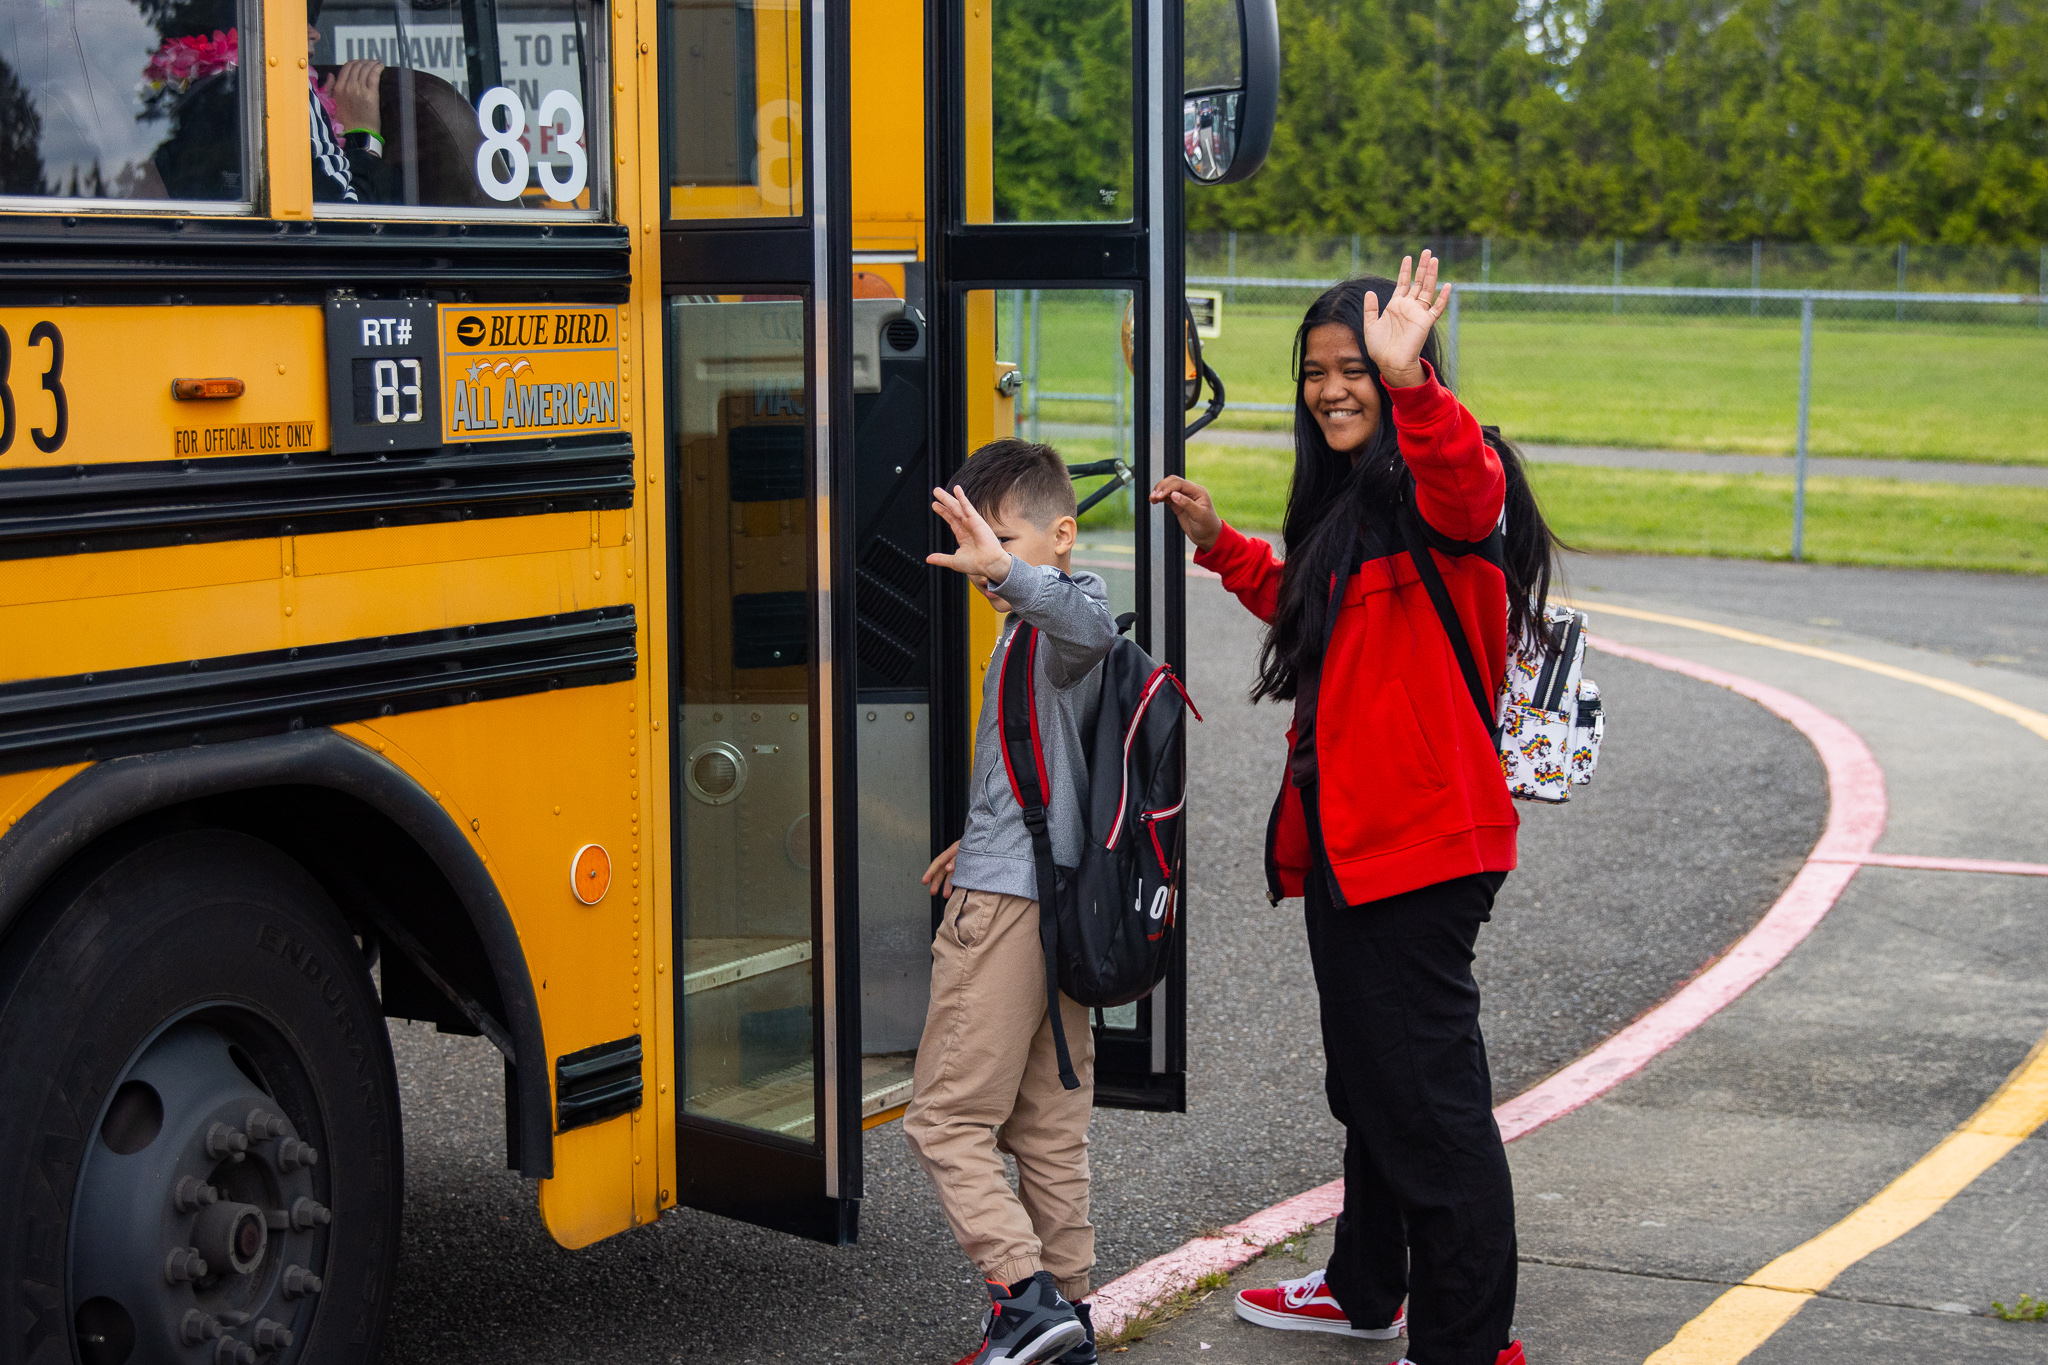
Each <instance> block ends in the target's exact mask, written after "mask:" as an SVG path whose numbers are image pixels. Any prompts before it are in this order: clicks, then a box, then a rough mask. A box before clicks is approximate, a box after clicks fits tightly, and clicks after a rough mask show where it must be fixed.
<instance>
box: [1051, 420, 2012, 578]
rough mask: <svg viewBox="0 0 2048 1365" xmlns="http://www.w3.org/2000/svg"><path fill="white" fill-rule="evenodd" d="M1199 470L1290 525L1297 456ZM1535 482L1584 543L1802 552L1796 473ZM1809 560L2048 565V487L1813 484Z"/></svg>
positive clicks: (1233, 497) (1581, 468)
mask: <svg viewBox="0 0 2048 1365" xmlns="http://www.w3.org/2000/svg"><path fill="white" fill-rule="evenodd" d="M1188 466H1189V468H1188V473H1189V476H1190V477H1191V478H1193V479H1194V480H1195V481H1196V482H1197V483H1200V484H1203V485H1204V486H1205V487H1207V488H1208V489H1209V491H1210V493H1211V495H1212V496H1213V497H1214V498H1215V499H1216V505H1217V506H1218V507H1219V508H1220V509H1221V510H1222V512H1223V515H1224V516H1225V517H1227V518H1228V519H1229V520H1230V521H1231V522H1232V523H1233V524H1234V525H1237V526H1239V527H1241V528H1243V529H1245V530H1278V529H1279V527H1280V519H1281V517H1282V515H1283V514H1284V513H1285V511H1286V506H1287V482H1288V479H1289V477H1290V475H1291V472H1292V469H1293V457H1292V455H1290V454H1289V453H1288V452H1286V451H1284V450H1268V449H1263V448H1247V447H1235V446H1217V445H1197V446H1195V447H1193V448H1192V449H1191V450H1190V451H1189V454H1188ZM1529 479H1530V482H1531V483H1532V484H1533V485H1534V486H1535V489H1536V495H1537V497H1538V498H1539V499H1540V500H1541V501H1542V505H1543V513H1544V515H1545V516H1546V517H1547V518H1548V519H1549V520H1550V523H1551V526H1552V528H1553V529H1555V530H1556V532H1557V534H1558V535H1559V536H1560V537H1561V538H1562V539H1564V540H1565V541H1566V542H1568V543H1569V544H1571V545H1573V546H1574V547H1576V548H1578V549H1581V550H1600V551H1626V552H1634V553H1644V554H1681V555H1716V556H1724V557H1730V558H1740V559H1786V558H1789V557H1790V556H1791V553H1792V480H1791V479H1789V478H1784V477H1780V476H1777V475H1769V474H1690V473H1666V472H1664V471H1661V470H1647V469H1601V468H1594V467H1590V466H1586V465H1559V464H1537V465H1531V466H1530V469H1529ZM1103 510H1105V511H1106V510H1107V508H1105V509H1103ZM1097 515H1099V514H1097ZM1094 520H1095V518H1094V517H1091V521H1094ZM1099 524H1116V522H1115V521H1114V520H1112V519H1104V521H1103V522H1101V523H1099ZM1122 524H1125V525H1128V524H1129V523H1128V522H1127V521H1124V522H1123V523H1122ZM1806 556H1807V558H1808V559H1810V560H1813V561H1815V562H1817V563H1828V564H1889V565H1898V566H1904V567H1912V568H1941V569H1982V570H1993V571H1999V572H2006V573H2048V488H2003V487H1982V486H1977V485H1967V484H1939V483H1904V482H1901V481H1899V480H1896V479H1843V478H1814V479H1810V480H1808V482H1807V488H1806Z"/></svg>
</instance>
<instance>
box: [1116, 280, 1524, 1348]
mask: <svg viewBox="0 0 2048 1365" xmlns="http://www.w3.org/2000/svg"><path fill="white" fill-rule="evenodd" d="M1449 301H1450V287H1449V286H1448V285H1446V286H1445V287H1444V289H1443V290H1442V291H1441V292H1439V291H1438V289H1437V262H1436V260H1435V259H1434V258H1433V257H1432V256H1431V255H1430V253H1429V252H1427V251H1425V252H1423V253H1422V259H1421V261H1420V263H1419V264H1413V265H1411V262H1410V261H1409V260H1406V259H1404V260H1403V261H1402V262H1401V276H1400V279H1399V280H1398V281H1394V280H1387V279H1380V278H1365V279H1355V280H1349V281H1346V282H1345V283H1343V284H1340V285H1338V286H1336V287H1335V288H1333V289H1331V290H1329V291H1327V292H1326V293H1324V294H1323V295H1322V297H1321V298H1319V299H1317V300H1316V302H1315V303H1314V304H1313V305H1312V306H1311V307H1310V308H1309V311H1308V316H1307V317H1306V318H1304V319H1303V321H1302V324H1301V330H1300V332H1299V333H1298V334H1297V337H1296V341H1295V354H1296V360H1297V373H1298V375H1299V378H1300V389H1299V390H1298V392H1297V395H1296V401H1295V411H1294V446H1295V467H1294V485H1293V488H1292V489H1291V491H1290V492H1289V494H1288V503H1287V518H1286V523H1285V535H1286V543H1287V548H1288V554H1287V559H1286V562H1285V563H1284V564H1283V563H1282V562H1281V561H1280V560H1279V558H1278V557H1276V556H1275V554H1274V553H1273V550H1272V548H1271V547H1270V546H1269V545H1268V544H1267V543H1266V542H1265V541H1263V540H1256V539H1252V538H1250V537H1247V536H1244V535H1241V534H1240V533H1238V532H1237V531H1235V530H1233V529H1232V528H1231V527H1230V526H1228V525H1226V524H1225V523H1224V522H1223V520H1222V518H1221V517H1220V516H1219V515H1218V513H1217V511H1216V507H1215V505H1214V503H1213V502H1212V500H1211V499H1210V497H1209V494H1208V492H1207V491H1206V490H1204V489H1203V488H1201V487H1200V486H1198V485H1196V484H1192V483H1189V482H1188V481H1186V480H1185V479H1180V478H1167V479H1164V480H1161V481H1160V483H1159V484H1158V486H1157V487H1155V488H1154V489H1153V490H1152V494H1151V497H1152V501H1154V502H1163V503H1165V504H1166V505H1167V506H1168V507H1170V508H1171V509H1172V510H1173V512H1174V514H1175V516H1176V517H1178V518H1179V520H1180V524H1181V529H1182V530H1183V531H1185V532H1186V534H1187V536H1188V539H1190V540H1192V541H1193V542H1194V543H1195V546H1196V547H1197V550H1198V553H1197V554H1196V556H1195V562H1196V563H1197V564H1199V565H1201V566H1203V567H1204V568H1208V569H1213V570H1214V571H1215V572H1217V573H1218V574H1220V575H1222V578H1223V586H1224V587H1225V588H1226V589H1228V590H1229V591H1230V592H1232V593H1233V594H1235V595H1236V596H1237V598H1238V600H1239V601H1241V602H1243V603H1244V604H1245V606H1246V607H1248V608H1250V609H1251V611H1252V612H1253V613H1254V614H1255V615H1257V616H1258V618H1259V619H1260V620H1262V621H1264V622H1266V624H1267V631H1266V638H1265V645H1264V648H1263V649H1262V651H1261V653H1260V659H1259V681H1258V683H1257V685H1256V686H1255V687H1254V689H1253V692H1252V696H1253V700H1255V701H1256V700H1260V699H1264V698H1271V699H1273V700H1275V701H1291V702H1292V703H1293V704H1294V725H1293V728H1292V729H1291V730H1290V731H1289V733H1288V761H1287V775H1286V778H1285V780H1284V781H1283V782H1282V783H1281V787H1280V794H1279V797H1278V798H1277V799H1276V800H1275V802H1274V805H1273V815H1272V819H1271V820H1270V821H1269V823H1268V828H1267V834H1266V869H1267V878H1268V882H1269V890H1270V894H1271V896H1272V898H1273V900H1274V901H1275V902H1278V901H1279V900H1280V899H1281V898H1282V897H1284V896H1302V897H1303V898H1304V900H1305V901H1306V916H1307V929H1308V942H1309V955H1310V958H1311V960H1312V962H1313V964H1314V967H1315V976H1316V991H1317V994H1318V996H1319V999H1320V1005H1321V1013H1322V1028H1323V1051H1324V1054H1325V1059H1326V1065H1327V1078H1326V1081H1325V1089H1326V1090H1327V1092H1328V1095H1329V1101H1330V1111H1331V1113H1333V1114H1334V1115H1335V1116H1336V1118H1337V1120H1338V1121H1339V1122H1340V1123H1342V1124H1343V1125H1344V1129H1345V1144H1344V1212H1343V1214H1342V1215H1341V1216H1340V1217H1339V1218H1338V1220H1337V1244H1336V1249H1335V1251H1334V1252H1333V1253H1332V1255H1331V1257H1330V1263H1329V1266H1328V1267H1327V1269H1326V1270H1322V1271H1317V1272H1316V1273H1315V1274H1313V1275H1310V1276H1308V1277H1307V1278H1305V1279H1302V1280H1297V1281H1293V1282H1291V1283H1285V1284H1282V1285H1280V1286H1278V1287H1277V1288H1274V1289H1268V1290H1247V1291H1245V1292H1244V1293H1242V1294H1240V1295H1239V1296H1238V1302H1237V1312H1238V1315H1239V1316H1240V1317H1243V1318H1246V1319H1248V1320H1249V1321H1252V1322H1256V1323H1259V1324H1261V1325H1264V1326H1269V1327H1278V1328H1285V1329H1292V1330H1310V1331H1327V1332H1336V1333H1339V1334H1342V1335H1347V1336H1354V1337H1368V1338H1373V1339H1378V1340H1386V1339H1391V1338H1393V1337H1396V1336H1400V1335H1402V1334H1403V1333H1404V1331H1405V1332H1407V1333H1408V1334H1409V1337H1410V1342H1409V1350H1410V1354H1409V1359H1410V1360H1411V1361H1412V1362H1413V1365H1520V1362H1521V1361H1522V1348H1521V1344H1520V1343H1519V1342H1515V1341H1512V1340H1510V1335H1509V1334H1510V1320H1511V1318H1512V1316H1513V1313H1514V1304H1515V1221H1514V1195H1513V1190H1512V1188H1511V1186H1510V1183H1509V1178H1508V1164H1507V1155H1506V1153H1505V1152H1504V1151H1503V1150H1502V1148H1501V1140H1500V1130H1499V1128H1498V1127H1496V1126H1495V1124H1494V1121H1493V1085H1492V1080H1491V1077H1490V1076H1489V1074H1488V1071H1487V1065H1486V1044H1485V1040H1484V1039H1483V1038H1482V1037H1481V1035H1480V1031H1479V988H1478V986H1477V985H1476V984H1475V983H1474V981H1473V979H1472V954H1473V945H1474V943H1475V942H1476V940H1477V938H1478V934H1479V926H1480V925H1481V924H1482V923H1484V922H1485V921H1486V919H1487V918H1488V917H1489V914H1490V912H1491V910H1492V906H1493V898H1494V895H1495V893H1496V892H1497V891H1498V890H1499V889H1500V884H1501V881H1502V879H1503V878H1504V877H1505V876H1506V875H1507V873H1508V871H1509V870H1510V869H1512V868H1513V867H1514V865H1515V830H1516V826H1517V824H1518V823H1519V821H1518V818H1517V816H1516V814H1515V809H1514V803H1513V802H1512V800H1510V798H1509V796H1508V791H1507V784H1506V783H1505V781H1504V780H1503V779H1502V776H1501V768H1500V760H1499V756H1498V753H1497V751H1496V749H1495V747H1494V742H1493V739H1492V736H1491V735H1490V734H1489V726H1490V724H1491V723H1492V722H1491V721H1490V720H1488V719H1482V717H1481V714H1480V711H1479V708H1478V707H1477V706H1475V705H1474V698H1473V695H1472V692H1471V689H1470V688H1469V687H1468V686H1467V684H1466V682H1465V678H1464V674H1463V672H1462V671H1461V669H1460V665H1459V662H1458V657H1457V654H1456V652H1455V649H1454V647H1453V645H1452V642H1451V639H1450V637H1449V636H1448V634H1447V633H1446V632H1445V630H1444V625H1443V621H1442V619H1441V618H1440V617H1439V616H1438V614H1437V611H1436V609H1435V607H1434V606H1433V605H1432V603H1431V599H1430V594H1429V590H1428V588H1427V587H1426V585H1425V584H1424V582H1423V581H1422V579H1421V576H1420V574H1419V573H1418V571H1417V567H1416V564H1415V561H1414V559H1413V558H1412V557H1411V555H1410V553H1409V546H1410V545H1411V544H1412V545H1415V546H1416V547H1418V548H1422V552H1423V553H1426V554H1428V555H1429V556H1431V559H1432V562H1433V563H1434V564H1435V566H1436V568H1437V570H1438V572H1439V574H1440V575H1441V578H1442V580H1443V583H1444V586H1445V588H1446V590H1447V592H1448V596H1449V599H1450V603H1451V605H1452V607H1453V609H1454V610H1455V611H1456V612H1457V615H1458V619H1459V621H1460V622H1461V623H1462V624H1463V626H1464V635H1465V638H1466V639H1467V640H1468V641H1470V642H1471V648H1472V650H1473V651H1474V653H1475V654H1476V655H1477V663H1478V666H1479V669H1480V672H1481V676H1482V678H1485V679H1491V680H1495V682H1496V683H1497V680H1498V679H1500V678H1502V677H1503V676H1504V675H1505V672H1506V667H1507V646H1508V641H1509V639H1510V638H1511V635H1512V636H1513V637H1515V638H1519V637H1520V636H1521V635H1522V634H1523V633H1524V632H1526V631H1527V630H1528V628H1529V624H1530V622H1531V620H1532V619H1533V620H1536V621H1540V620H1541V619H1542V616H1541V611H1542V605H1541V604H1542V602H1543V600H1544V598H1545V597H1546V595H1547V593H1548V589H1549V582H1550V565H1551V558H1552V554H1553V551H1554V547H1555V541H1554V540H1553V538H1552V537H1551V534H1550V531H1549V529H1548V528H1547V527H1546V526H1545V525H1544V523H1543V519H1542V517H1541V515H1540V514H1539V513H1538V512H1537V509H1536V505H1535V501H1534V499H1533V497H1531V496H1530V494H1529V492H1528V485H1527V483H1526V482H1525V481H1523V480H1522V479H1521V478H1520V470H1519V468H1518V467H1515V465H1514V460H1515V457H1514V455H1513V454H1512V453H1511V452H1510V451H1509V450H1508V448H1507V447H1506V446H1505V445H1499V446H1496V445H1495V444H1494V443H1492V442H1490V441H1489V440H1488V438H1487V437H1486V436H1485V435H1483V434H1482V433H1481V431H1480V428H1479V424H1478V422H1477V421H1475V420H1474V419H1473V417H1472V414H1471V413H1469V412H1467V411H1466V410H1465V407H1464V405H1463V404H1461V403H1459V402H1458V400H1457V399H1456V398H1454V397H1453V396H1452V395H1451V392H1450V390H1448V389H1446V388H1445V387H1444V386H1443V385H1442V384H1441V383H1439V382H1438V380H1437V376H1436V366H1435V361H1436V334H1435V323H1436V320H1437V319H1438V318H1439V317H1441V316H1442V315H1443V311H1444V308H1445V306H1446V305H1447V304H1448V303H1449ZM1504 462H1505V463H1504ZM1510 472H1512V473H1513V475H1514V476H1515V477H1513V478H1510V477H1509V475H1510ZM1504 508H1505V517H1503V509H1504ZM1491 700H1492V699H1491V697H1490V696H1489V698H1488V702H1489V704H1491ZM1404 1301H1405V1305H1406V1306H1405V1308H1404Z"/></svg>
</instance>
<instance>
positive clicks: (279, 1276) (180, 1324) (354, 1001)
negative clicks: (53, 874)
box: [0, 830, 403, 1365]
mask: <svg viewBox="0 0 2048 1365" xmlns="http://www.w3.org/2000/svg"><path fill="white" fill-rule="evenodd" d="M230 1068H231V1069H230ZM0 1096H5V1102H4V1103H0V1293H4V1295H5V1309H4V1316H0V1365H58V1363H59V1362H79V1363H80V1365H157V1363H158V1362H165V1363H166V1365H168V1362H173V1361H175V1362H178V1363H179V1365H200V1363H201V1362H204V1363H205V1365H231V1363H232V1362H236V1361H239V1362H240V1365H251V1362H259V1363H260V1365H330V1363H332V1365H340V1363H341V1362H352V1363H356V1365H359V1363H360V1362H368V1361H374V1360H376V1359H377V1356H378V1351H379V1347H380V1345H381V1341H382V1336H383V1326H384V1317H385V1308H386V1305H387V1304H388V1303H389V1302H390V1298H391V1284H392V1277H393V1273H394V1271H395V1269H396V1265H397V1252H398V1230H399V1218H400V1204H401V1197H402V1193H403V1149H402V1146H401V1142H400V1130H399V1115H398V1085H397V1076H396V1072H395V1069H394V1067H393V1065H392V1061H391V1043H390V1037H389V1035H388V1034H387V1033H386V1032H385V1028H384V1020H383V1011H382V1009H381V1008H380V1006H379V1004H378V1001H377V996H376V991H375V988H374V986H373V984H372V982H371V980H370V977H369V973H368V970H367V968H366V966H365V963H364V957H363V953H362V950H361V948H360V946H359V945H358V943H357V941H356V939H355V936H354V935H353V934H352V933H351V932H350V931H349V929H348V927H347V925H346V924H345V923H344V921H343V919H342V916H341V915H340V913H339V912H338V911H337V910H336V909H335V906H334V903H333V902H332V901H331V900H330V899H329V898H328V897H327V895H326V893H325V892H324V891H322V889H321V888H320V887H319V885H318V884H316V883H315V882H314V881H313V880H312V878H311V877H309V876H308V875H307V874H306V872H305V870H304V869H303V868H301V867H300V866H299V865H298V864H297V863H295V862H293V861H292V860H291V859H290V858H288V857H286V856H285V855H284V854H283V853H281V852H279V851H278V850H277V849H275V848H273V847H272V846H270V845H268V844H265V843H262V842H261V841H259V840H256V839H253V838H250V837H248V836H246V835H242V834H237V833H232V832H229V831H224V830H181V831H168V832H158V833H155V834H150V835H143V836H138V837H136V838H135V839H133V840H131V841H130V842H129V844H128V846H127V847H125V848H122V849H116V850H113V851H111V852H110V853H109V854H108V855H107V856H106V857H105V858H103V859H101V860H98V862H97V866H95V867H93V868H91V869H89V870H86V871H83V872H79V873H75V874H73V875H71V876H69V877H68V878H65V879H62V880H61V881H60V883H59V884H58V885H57V886H55V887H53V888H52V889H51V890H50V891H49V892H48V893H46V894H45V895H44V896H43V897H42V898H41V900H40V901H39V902H38V904H37V905H36V906H35V907H33V908H32V909H31V910H30V911H29V912H28V913H27V915H26V916H25V917H24V919H23V920H22V922H20V923H19V924H17V925H16V926H15V928H14V930H13V931H12V932H11V933H10V934H9V936H8V938H7V940H6V941H5V942H4V943H0ZM244 1115H246V1117H243V1116H244ZM215 1129H226V1130H227V1131H226V1132H224V1133H223V1132H215V1131H214V1130H215ZM236 1134H239V1135H240V1137H241V1138H242V1140H243V1142H244V1144H245V1147H244V1149H243V1150H241V1151H239V1152H237V1151H235V1150H233V1147H234V1137H235V1135H236ZM309 1148H310V1149H311V1151H310V1152H309V1151H308V1149H309ZM210 1149H211V1150H210ZM216 1152H217V1153H218V1154H219V1157H218V1160H217V1161H216V1160H215V1153H216ZM208 1163H212V1164H208ZM195 1171H197V1172H199V1174H198V1175H197V1176H195V1175H194V1174H193V1173H194V1172H195ZM181 1179H183V1180H186V1181H187V1184H186V1186H185V1192H186V1193H185V1198H184V1201H183V1202H184V1203H185V1204H186V1205H188V1206H191V1207H189V1208H188V1209H184V1210H181V1209H180V1207H179V1203H180V1201H179V1195H178V1189H177V1184H178V1181H179V1180H181ZM206 1189H212V1190H214V1191H215V1198H213V1199H212V1200H210V1201H208V1200H206V1196H205V1193H204V1191H205V1190H206ZM259 1212H260V1214H261V1216H260V1217H259V1216H258V1213H259ZM328 1214H331V1217H326V1216H323V1215H328ZM202 1219H207V1220H211V1221H210V1222H204V1223H202V1221H201V1220H202ZM224 1219H225V1220H226V1221H225V1222H224V1221H223V1220H224ZM258 1224H261V1225H262V1226H261V1228H260V1229H259V1227H258V1226H257V1225H258ZM200 1243H206V1244H207V1245H209V1246H214V1247H219V1248H224V1250H222V1251H220V1252H218V1253H217V1254H215V1257H214V1261H213V1262H203V1260H202V1258H199V1257H190V1258H187V1259H179V1258H186V1257H187V1253H186V1252H185V1251H184V1250H183V1249H182V1248H183V1247H184V1246H193V1247H197V1246H198V1245H199V1244H200ZM252 1248H253V1250H252ZM167 1258H170V1260H169V1261H167ZM222 1260H226V1261H227V1262H229V1264H228V1265H226V1266H225V1267H223V1266H222V1265H220V1264H219V1262H220V1261H222ZM171 1262H175V1264H173V1263H171ZM202 1264H204V1266H205V1269H203V1270H201V1269H200V1266H201V1265H202ZM294 1269H296V1270H297V1271H298V1274H297V1275H296V1276H293V1275H292V1271H293V1270H294ZM178 1275H184V1276H186V1277H187V1278H186V1279H184V1280H182V1281H181V1280H178V1279H177V1276H178ZM194 1276H196V1278H193V1277H194ZM287 1281H290V1283H287ZM110 1305H112V1306H110ZM238 1314H246V1318H245V1319H244V1320H242V1321H236V1318H237V1316H238ZM265 1323H268V1326H267V1327H265V1326H264V1324H265ZM259 1337H260V1338H261V1340H259ZM287 1337H288V1338H289V1339H288V1340H287V1339H286V1338H287Z"/></svg>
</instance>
